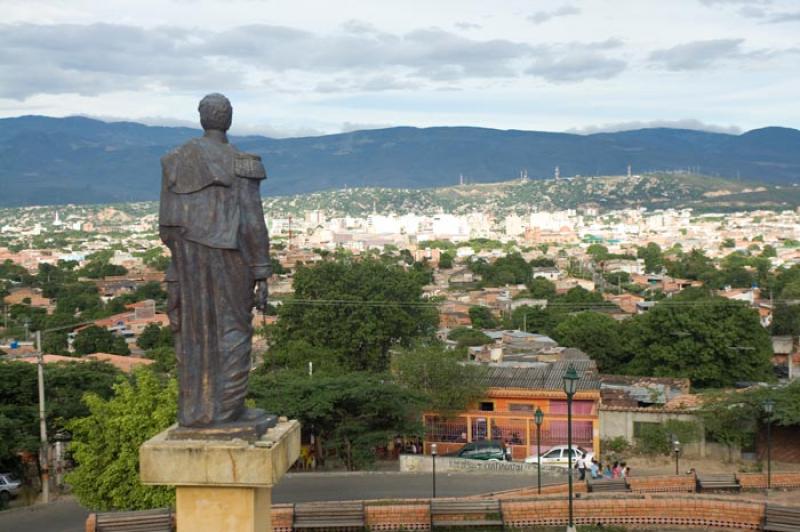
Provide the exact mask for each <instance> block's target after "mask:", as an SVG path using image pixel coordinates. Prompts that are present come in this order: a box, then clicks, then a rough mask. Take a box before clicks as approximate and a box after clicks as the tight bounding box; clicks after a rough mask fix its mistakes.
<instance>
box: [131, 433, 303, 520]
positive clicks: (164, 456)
mask: <svg viewBox="0 0 800 532" xmlns="http://www.w3.org/2000/svg"><path fill="white" fill-rule="evenodd" d="M170 430H172V428H170V429H167V430H166V431H164V432H162V433H161V434H158V435H157V436H154V437H153V438H151V439H150V440H148V441H147V442H145V443H144V444H143V445H142V446H141V447H140V448H139V463H140V466H139V468H140V472H139V475H140V477H141V479H142V482H143V483H144V484H155V485H169V486H176V492H177V493H176V506H177V508H176V519H177V522H178V532H206V531H207V532H219V531H222V530H224V531H226V532H270V531H271V530H272V526H271V523H270V516H271V510H272V486H274V485H275V484H276V483H277V482H278V481H279V480H280V478H281V477H282V476H283V475H284V474H285V473H286V471H288V469H289V467H291V465H292V464H293V463H294V462H295V460H297V458H298V456H300V423H298V422H297V421H295V420H291V421H287V420H286V419H282V420H281V421H280V422H279V423H278V424H277V425H276V426H275V427H273V428H271V429H269V430H268V431H267V433H266V434H264V436H262V437H261V438H260V439H259V440H257V441H255V442H253V443H248V442H246V441H244V440H227V441H208V440H170V439H168V437H167V434H168V433H169V431H170Z"/></svg>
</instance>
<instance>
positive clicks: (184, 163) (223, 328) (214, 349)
mask: <svg viewBox="0 0 800 532" xmlns="http://www.w3.org/2000/svg"><path fill="white" fill-rule="evenodd" d="M161 166H162V185H161V207H160V212H159V229H160V234H161V239H162V241H163V242H164V244H166V245H167V247H168V248H169V249H170V251H171V252H172V261H171V263H170V266H169V269H168V270H167V287H168V294H169V298H168V315H169V321H170V326H171V328H172V330H173V332H174V335H175V349H176V355H177V371H178V379H179V383H180V396H179V398H178V423H179V425H180V426H183V427H211V426H218V425H221V424H224V423H229V422H234V421H237V420H239V418H240V416H242V414H243V413H244V411H245V407H244V400H245V395H246V393H247V378H248V374H249V371H250V364H251V361H250V351H251V344H252V338H253V326H252V309H253V303H254V295H253V289H254V286H255V281H257V280H262V279H266V278H267V277H269V275H270V260H269V237H268V235H267V228H266V225H265V223H264V212H263V209H262V206H261V195H260V191H259V186H260V183H261V180H263V179H264V178H265V177H266V174H265V171H264V166H263V165H262V163H261V158H260V157H258V156H257V155H252V154H248V153H244V152H240V151H239V150H237V149H236V148H235V147H234V146H232V145H231V144H228V143H223V142H220V141H218V140H213V139H211V138H207V137H201V138H197V139H192V140H190V141H189V142H187V143H186V144H184V145H183V146H181V147H179V148H177V149H175V150H174V151H172V152H170V153H168V154H167V155H165V156H164V157H163V158H162V159H161Z"/></svg>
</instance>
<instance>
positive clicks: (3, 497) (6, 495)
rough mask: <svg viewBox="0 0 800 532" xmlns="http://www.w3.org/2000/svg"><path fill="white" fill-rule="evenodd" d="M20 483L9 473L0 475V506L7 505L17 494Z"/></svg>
mask: <svg viewBox="0 0 800 532" xmlns="http://www.w3.org/2000/svg"><path fill="white" fill-rule="evenodd" d="M21 485H22V482H20V481H19V480H17V479H16V478H14V477H13V476H12V475H11V474H9V473H0V505H3V504H5V503H7V502H8V501H9V500H11V498H12V497H16V496H17V494H18V493H19V490H20V486H21Z"/></svg>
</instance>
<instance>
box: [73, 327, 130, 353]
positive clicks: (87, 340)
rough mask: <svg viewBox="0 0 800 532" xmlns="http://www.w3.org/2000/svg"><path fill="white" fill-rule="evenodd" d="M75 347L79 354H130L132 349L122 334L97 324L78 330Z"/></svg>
mask: <svg viewBox="0 0 800 532" xmlns="http://www.w3.org/2000/svg"><path fill="white" fill-rule="evenodd" d="M72 347H73V349H75V352H76V353H77V354H79V355H89V354H92V353H112V354H115V355H130V354H131V350H130V348H128V344H127V343H126V342H125V339H124V338H122V337H121V336H116V335H115V334H114V333H112V332H111V331H109V330H108V329H105V328H103V327H98V326H97V325H90V326H88V327H86V328H85V329H81V330H80V331H78V334H77V335H75V341H74V342H73V343H72Z"/></svg>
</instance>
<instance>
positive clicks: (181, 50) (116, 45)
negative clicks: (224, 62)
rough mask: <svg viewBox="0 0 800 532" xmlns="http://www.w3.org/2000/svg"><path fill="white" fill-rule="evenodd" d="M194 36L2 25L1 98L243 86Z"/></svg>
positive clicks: (128, 29) (94, 26) (128, 28)
mask: <svg viewBox="0 0 800 532" xmlns="http://www.w3.org/2000/svg"><path fill="white" fill-rule="evenodd" d="M188 37H189V35H188V34H187V32H186V31H184V30H179V29H170V30H167V29H164V28H159V29H153V30H145V29H142V28H137V27H133V26H123V25H115V24H91V25H72V24H60V25H36V24H19V25H10V24H4V25H0V71H2V79H3V83H2V84H0V96H5V97H10V98H18V99H22V98H25V97H27V96H29V95H31V94H36V93H51V94H59V93H65V92H75V93H78V94H82V95H87V96H91V95H96V94H100V93H103V92H108V91H112V90H120V89H139V88H144V87H146V86H154V85H158V84H164V85H168V86H171V87H178V88H190V87H196V86H198V85H215V86H225V87H236V86H238V85H239V84H240V82H241V75H240V72H238V71H236V70H235V69H229V68H225V67H220V66H214V65H213V64H212V63H211V61H209V59H208V58H206V57H202V56H197V55H195V54H193V53H192V46H191V45H190V44H188V42H187V39H188Z"/></svg>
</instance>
